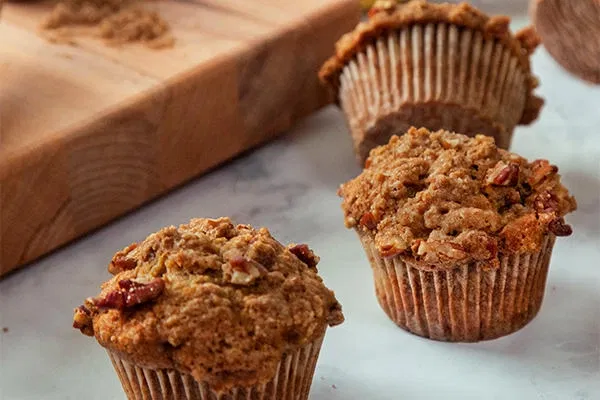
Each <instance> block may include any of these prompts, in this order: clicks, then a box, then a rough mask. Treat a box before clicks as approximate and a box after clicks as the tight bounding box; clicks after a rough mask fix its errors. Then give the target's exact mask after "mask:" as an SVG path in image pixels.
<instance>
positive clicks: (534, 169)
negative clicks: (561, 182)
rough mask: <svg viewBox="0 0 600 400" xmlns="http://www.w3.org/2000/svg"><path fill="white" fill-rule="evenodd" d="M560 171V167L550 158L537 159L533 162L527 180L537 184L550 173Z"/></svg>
mask: <svg viewBox="0 0 600 400" xmlns="http://www.w3.org/2000/svg"><path fill="white" fill-rule="evenodd" d="M556 173H558V167H557V166H556V165H552V164H550V163H549V162H548V160H535V161H534V162H532V163H531V175H530V176H529V179H528V180H527V181H528V182H529V184H531V185H535V184H537V183H539V182H540V181H542V180H543V179H544V178H546V177H547V176H550V175H554V174H556Z"/></svg>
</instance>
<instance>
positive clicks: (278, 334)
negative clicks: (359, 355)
mask: <svg viewBox="0 0 600 400" xmlns="http://www.w3.org/2000/svg"><path fill="white" fill-rule="evenodd" d="M318 261H319V258H318V257H317V256H316V255H315V254H314V253H313V252H312V251H311V250H310V249H309V248H308V246H306V245H295V246H288V247H284V246H283V245H282V244H280V243H279V242H277V241H276V240H275V239H273V237H272V236H271V235H270V233H269V231H268V230H267V229H265V228H261V229H258V230H255V229H253V228H252V227H250V226H247V225H237V226H235V225H233V223H232V222H231V221H230V220H229V219H228V218H220V219H194V220H192V221H191V222H190V223H189V224H187V225H181V226H179V227H173V226H172V227H168V228H165V229H162V230H160V231H159V232H157V233H155V234H152V235H150V236H149V237H148V238H146V239H145V240H144V241H142V242H141V243H139V244H133V245H131V246H128V247H126V248H125V249H123V250H122V251H120V252H118V253H117V254H116V255H115V256H114V257H113V259H112V261H111V263H110V265H109V272H111V273H112V274H113V275H114V276H113V278H112V279H110V280H109V281H107V282H105V283H104V284H103V285H102V291H101V293H100V295H99V296H98V297H95V298H88V299H87V300H86V301H85V303H84V305H82V306H80V307H79V308H77V309H75V315H74V323H73V326H74V327H75V328H77V329H80V330H81V331H82V333H84V334H86V335H89V336H95V337H96V339H97V341H98V342H99V344H100V345H102V346H103V347H105V348H106V350H107V352H108V354H109V356H110V358H111V360H112V362H113V365H114V367H115V370H116V372H117V374H118V375H119V378H120V380H121V383H122V385H123V389H124V391H125V393H126V394H127V397H128V398H129V399H140V400H141V399H144V400H146V399H150V400H156V399H162V400H167V399H173V400H179V399H188V400H192V399H200V400H209V399H211V400H212V399H217V398H218V399H224V400H242V399H244V400H245V399H254V398H261V399H268V400H280V399H285V400H300V399H302V400H304V399H307V398H308V393H309V390H310V386H311V382H312V377H313V373H314V369H315V365H316V362H317V357H318V355H319V350H320V347H321V343H322V341H323V338H324V335H325V330H326V328H327V326H333V325H337V324H340V323H342V322H343V320H344V317H343V315H342V312H341V306H340V304H339V303H338V302H337V300H336V299H335V296H334V294H333V292H331V291H330V290H329V289H327V288H326V287H325V285H324V284H323V282H322V280H321V278H320V277H319V276H318V275H317V269H316V265H317V263H318Z"/></svg>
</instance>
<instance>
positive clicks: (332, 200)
mask: <svg viewBox="0 0 600 400" xmlns="http://www.w3.org/2000/svg"><path fill="white" fill-rule="evenodd" d="M521 22H522V21H521ZM534 69H535V71H536V72H537V73H538V75H539V76H540V78H541V81H542V87H541V88H540V93H541V94H542V95H543V96H544V97H546V99H547V105H546V107H545V109H544V111H543V113H542V117H541V119H540V120H539V121H538V122H537V123H536V124H534V125H533V126H531V127H521V128H518V130H517V131H516V133H515V140H514V142H513V150H514V151H516V152H518V153H521V154H522V155H524V156H526V157H531V158H534V157H547V158H549V159H550V160H551V161H553V162H554V163H556V164H557V165H558V166H559V167H560V169H561V172H562V175H563V180H564V183H565V184H566V185H567V186H568V187H569V188H570V189H571V191H572V192H573V193H574V194H575V196H576V197H577V199H578V200H579V210H578V211H577V212H576V213H575V214H572V215H571V216H569V217H568V221H569V222H570V223H572V224H573V226H574V230H575V234H574V235H573V236H571V237H569V238H562V239H559V240H558V242H557V245H556V247H555V251H554V255H553V259H552V265H551V269H550V274H549V278H548V286H547V294H546V298H545V302H544V305H543V307H542V309H541V311H540V313H539V315H538V317H537V318H536V319H535V320H534V321H533V322H532V323H531V324H529V325H528V326H527V327H525V328H524V329H523V330H521V331H519V332H517V333H515V334H513V335H510V336H508V337H505V338H502V339H498V340H495V341H491V342H486V343H480V344H447V343H438V342H433V341H429V340H425V339H422V338H418V337H416V336H412V335H410V334H408V333H405V332H404V331H402V330H400V329H399V328H397V327H396V326H395V325H394V324H393V323H392V322H390V321H389V320H388V318H387V317H386V316H385V315H384V313H383V312H382V311H381V310H380V308H379V306H378V305H377V303H376V300H375V296H374V291H373V287H372V281H371V271H370V268H369V266H368V264H367V260H366V257H365V255H364V254H363V251H362V249H361V247H360V245H359V243H358V239H357V238H356V237H355V235H354V234H353V233H352V232H351V231H347V230H346V229H345V228H344V226H343V223H342V213H341V210H340V207H339V203H340V200H339V199H338V198H337V196H336V194H335V191H336V188H337V186H338V184H340V183H341V182H343V181H345V180H347V179H349V178H351V177H353V176H355V175H356V174H357V173H358V172H359V169H358V167H357V166H356V164H355V161H354V156H353V154H352V151H351V146H350V141H349V138H348V136H347V131H346V127H345V125H344V122H343V119H342V117H341V115H340V113H339V111H338V110H337V109H335V108H333V107H330V108H328V109H326V110H324V111H322V112H320V113H318V114H317V115H315V116H313V117H311V118H309V119H308V120H306V121H304V122H303V123H301V124H300V125H299V126H297V127H296V128H295V129H293V130H292V132H290V133H288V134H287V135H285V136H283V137H282V138H281V139H280V140H278V141H276V142H274V143H272V144H270V145H268V146H266V147H264V148H262V149H259V150H258V151H256V152H255V153H253V154H251V155H247V156H244V157H242V158H240V159H238V160H236V161H234V162H232V163H230V164H229V165H227V166H225V167H223V168H221V169H219V170H216V171H214V172H213V173H211V174H209V175H207V176H205V177H203V178H201V179H198V180H196V181H194V182H192V183H191V184H189V185H187V186H186V187H184V188H182V189H180V190H178V191H176V192H174V193H172V194H171V195H169V196H167V197H165V198H163V199H161V200H159V201H157V202H154V203H153V204H150V205H148V206H146V207H144V208H143V209H141V210H139V211H137V212H135V213H134V214H132V215H130V216H128V217H126V218H123V219H121V220H119V221H117V222H115V223H113V224H112V225H110V226H108V227H106V228H104V229H102V230H100V231H98V232H96V233H94V234H92V235H90V236H88V237H86V238H84V239H82V240H79V241H78V242H76V243H74V244H72V245H70V246H69V247H67V248H64V249H62V250H60V251H57V252H55V253H54V254H52V255H50V256H48V257H46V258H44V259H42V260H40V261H39V262H37V263H35V264H34V265H32V266H30V267H29V268H27V269H25V270H22V271H19V272H17V273H14V274H12V275H10V276H8V277H7V278H5V279H3V280H1V281H0V328H7V331H3V330H2V329H0V350H1V358H0V398H1V399H3V400H27V399H48V400H54V399H56V400H58V399H90V400H95V399H98V400H105V399H123V398H124V395H123V393H122V391H121V388H120V384H119V382H118V380H117V378H116V375H115V374H114V372H113V370H112V366H111V364H110V362H109V360H108V358H107V357H106V355H105V353H104V352H103V350H102V349H101V348H100V347H99V346H98V345H97V344H96V343H95V341H94V340H92V339H90V338H87V337H84V336H82V335H81V334H79V332H78V331H75V330H73V329H72V328H71V318H72V309H73V307H75V306H77V305H78V304H80V302H81V301H82V300H83V299H84V298H85V297H87V296H89V295H92V294H95V293H97V290H98V285H99V283H100V282H101V281H103V280H104V279H106V278H107V277H108V273H107V272H106V264H107V261H108V260H109V258H110V257H111V255H112V253H113V252H114V251H116V250H118V249H120V248H122V247H123V246H124V245H125V244H128V243H130V242H132V241H136V240H140V239H142V238H144V237H145V236H146V235H147V234H148V233H150V232H152V231H155V230H157V229H158V228H160V227H162V226H165V225H170V224H178V223H182V222H185V221H187V220H188V219H189V218H191V217H195V216H220V215H231V216H233V217H234V218H235V219H236V220H237V221H239V222H246V223H251V224H256V225H266V226H268V227H270V228H271V229H272V231H273V233H274V234H275V235H276V237H278V238H279V239H280V240H282V241H297V242H307V243H309V244H310V245H311V247H313V248H314V249H315V250H316V251H317V252H318V254H319V255H320V256H321V258H322V261H321V264H320V271H321V274H322V275H323V276H324V278H325V281H326V283H327V284H328V285H329V286H330V287H331V288H333V289H334V290H335V291H336V293H337V295H338V298H339V300H340V301H341V303H342V304H343V306H344V311H345V314H346V317H347V320H346V323H344V324H343V325H341V326H339V327H336V328H334V329H331V330H330V331H329V333H328V334H327V338H326V342H325V346H324V348H323V351H322V353H321V357H320V360H319V365H318V368H317V371H316V375H315V379H314V383H313V387H312V394H311V399H312V400H329V399H331V400H336V399H344V400H346V399H347V400H358V399H372V400H384V399H385V400H388V399H400V398H402V399H440V398H445V399H479V400H481V399H543V400H550V399H556V400H565V399H582V400H583V399H589V400H592V399H600V266H599V265H598V264H599V260H600V245H599V243H600V242H599V239H600V128H599V126H600V88H592V87H590V86H586V85H585V84H583V83H581V82H579V81H577V80H575V79H573V78H572V77H570V76H568V75H566V74H565V73H563V72H562V71H561V70H560V69H559V68H558V67H557V66H556V64H554V62H553V61H552V60H551V59H550V58H549V57H548V55H547V54H546V53H545V52H544V51H543V50H541V51H538V53H537V54H536V56H535V60H534ZM24 212H26V210H24Z"/></svg>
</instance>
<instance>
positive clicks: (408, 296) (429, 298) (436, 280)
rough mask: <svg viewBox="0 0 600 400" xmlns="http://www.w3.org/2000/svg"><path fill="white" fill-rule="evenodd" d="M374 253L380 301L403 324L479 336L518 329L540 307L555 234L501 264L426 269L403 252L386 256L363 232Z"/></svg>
mask: <svg viewBox="0 0 600 400" xmlns="http://www.w3.org/2000/svg"><path fill="white" fill-rule="evenodd" d="M359 236H360V238H361V242H362V244H363V247H364V249H365V251H366V253H367V256H368V257H369V261H370V263H371V267H372V269H373V277H374V280H375V292H376V295H377V299H378V301H379V304H380V305H381V307H382V308H383V310H384V311H385V313H386V314H387V315H388V316H389V318H390V319H391V320H392V321H394V322H395V323H396V324H397V325H398V326H400V327H401V328H403V329H405V330H407V331H409V332H411V333H414V334H416V335H419V336H423V337H426V338H429V339H434V340H440V341H449V342H476V341H480V340H489V339H495V338H498V337H501V336H505V335H508V334H510V333H513V332H515V331H517V330H519V329H521V328H522V327H524V326H525V325H527V323H529V322H530V321H531V320H532V319H533V318H534V317H535V316H536V315H537V313H538V311H539V309H540V307H541V305H542V300H543V297H544V290H545V287H546V276H547V274H548V265H549V263H550V256H551V253H552V247H553V246H554V240H555V238H556V237H555V236H554V235H552V234H547V235H546V236H545V237H544V239H543V242H542V246H541V249H540V251H538V252H535V253H527V254H521V255H501V256H500V267H499V268H496V269H491V268H484V267H481V266H478V265H476V264H471V265H465V266H460V267H457V268H455V269H449V270H448V269H440V270H439V271H435V270H433V271H432V270H429V269H428V270H424V269H423V268H420V267H419V266H417V265H411V264H409V263H406V262H405V261H403V260H402V259H401V257H400V256H396V257H390V258H383V257H381V256H380V255H379V252H378V250H377V248H376V246H375V245H374V243H373V240H372V239H371V238H370V237H369V236H367V235H364V234H361V235H359Z"/></svg>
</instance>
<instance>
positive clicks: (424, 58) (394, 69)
mask: <svg viewBox="0 0 600 400" xmlns="http://www.w3.org/2000/svg"><path fill="white" fill-rule="evenodd" d="M526 79H527V75H526V73H524V71H523V70H522V69H521V68H520V65H519V61H518V59H517V58H516V57H515V56H513V55H512V53H511V50H510V49H508V48H506V47H504V46H503V45H502V44H500V43H497V42H495V41H494V40H486V39H484V38H483V36H482V34H481V33H480V32H478V31H472V30H468V29H460V28H458V27H456V26H455V25H451V24H428V25H414V26H412V27H410V28H406V29H403V30H400V31H397V32H394V33H391V34H389V35H387V36H382V37H380V38H379V39H378V40H377V41H376V42H375V43H373V44H370V45H368V46H366V47H365V48H364V49H363V50H362V51H361V52H359V53H358V54H357V55H356V56H355V57H354V59H353V60H352V61H351V62H349V63H348V64H347V65H346V66H345V67H344V69H343V71H342V74H341V76H340V92H339V100H340V105H341V107H342V109H343V111H344V113H345V115H346V118H347V120H348V123H349V126H350V130H351V133H352V137H353V140H354V144H355V149H356V151H357V154H358V156H359V158H360V159H363V160H364V158H366V155H367V154H368V150H370V148H372V147H374V146H376V145H380V144H384V143H387V140H388V139H389V137H390V136H391V135H392V134H398V135H401V134H403V133H404V132H406V131H407V130H408V128H410V127H411V126H415V127H417V128H420V127H425V128H428V129H430V130H438V129H446V130H450V131H455V132H458V133H463V134H466V135H471V136H473V135H474V134H477V133H482V134H486V135H488V136H493V137H494V138H495V139H496V144H497V145H498V146H499V147H502V148H508V147H509V145H510V141H511V137H512V132H513V129H514V127H515V126H516V124H517V123H518V122H519V120H520V118H521V116H522V114H523V111H524V109H525V104H526V99H527V81H526Z"/></svg>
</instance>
